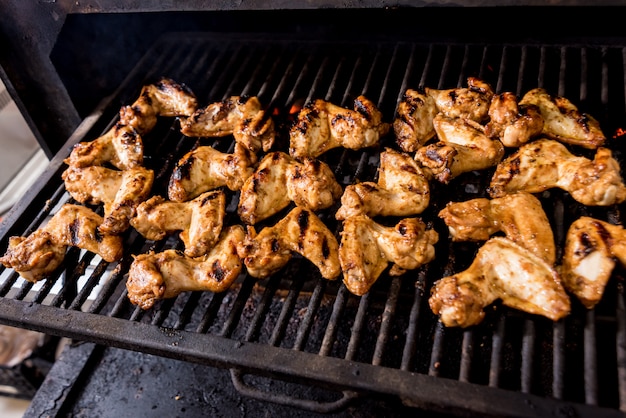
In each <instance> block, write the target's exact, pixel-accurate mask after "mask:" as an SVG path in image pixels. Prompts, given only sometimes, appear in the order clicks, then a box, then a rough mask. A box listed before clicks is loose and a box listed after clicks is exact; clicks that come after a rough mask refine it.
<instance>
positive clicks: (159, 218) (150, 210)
mask: <svg viewBox="0 0 626 418" xmlns="http://www.w3.org/2000/svg"><path fill="white" fill-rule="evenodd" d="M225 215H226V195H225V193H224V191H222V190H212V191H209V192H205V193H203V194H201V195H200V196H198V197H196V198H195V199H193V200H190V201H187V202H172V201H166V200H165V198H163V197H162V196H152V197H151V198H149V199H148V200H146V201H145V202H143V203H141V204H140V205H139V206H138V207H137V214H136V215H135V217H133V218H132V219H131V220H130V224H131V226H132V227H134V228H135V229H136V230H137V232H139V233H140V234H141V235H142V236H143V237H145V238H146V239H150V240H154V241H158V240H162V239H163V238H165V237H167V236H168V235H171V234H173V233H176V232H178V233H179V237H180V239H181V240H182V242H183V244H184V245H185V250H184V253H185V255H186V256H188V257H200V256H202V255H204V254H206V253H207V252H208V251H209V250H210V249H211V248H213V246H214V245H215V243H216V242H217V239H218V237H219V235H220V233H221V231H222V227H223V225H224V217H225Z"/></svg>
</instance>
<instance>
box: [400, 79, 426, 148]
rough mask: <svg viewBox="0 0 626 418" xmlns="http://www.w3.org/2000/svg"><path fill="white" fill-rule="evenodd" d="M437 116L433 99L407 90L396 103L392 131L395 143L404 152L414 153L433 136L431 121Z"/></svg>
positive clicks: (415, 91)
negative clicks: (396, 107)
mask: <svg viewBox="0 0 626 418" xmlns="http://www.w3.org/2000/svg"><path fill="white" fill-rule="evenodd" d="M436 114H437V106H436V104H435V99H433V97H432V96H429V95H427V94H423V93H420V92H419V91H417V90H413V89H407V91H406V92H405V93H404V95H403V96H402V100H401V101H400V103H398V109H397V111H396V118H395V120H394V121H393V130H394V133H395V134H396V143H397V144H398V146H399V147H400V149H401V150H402V151H404V152H415V151H417V149H418V148H420V147H421V146H422V145H424V144H425V143H426V142H428V141H429V140H430V139H432V138H433V137H434V136H435V127H434V126H433V119H434V117H435V115H436Z"/></svg>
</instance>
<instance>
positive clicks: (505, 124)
mask: <svg viewBox="0 0 626 418" xmlns="http://www.w3.org/2000/svg"><path fill="white" fill-rule="evenodd" d="M489 118H490V119H489V122H488V123H487V124H486V125H485V134H486V135H487V136H488V137H489V138H491V139H499V140H500V141H501V142H502V144H504V146H505V147H519V146H521V145H522V144H525V143H527V142H528V141H530V140H531V139H532V138H534V137H536V136H538V135H539V134H541V132H542V130H543V124H544V122H543V116H542V115H541V111H540V110H539V107H538V106H537V105H534V104H531V103H518V100H517V96H516V95H515V94H513V93H511V92H504V93H501V94H497V95H495V96H494V97H493V99H492V100H491V105H490V106H489Z"/></svg>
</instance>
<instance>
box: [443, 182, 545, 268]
mask: <svg viewBox="0 0 626 418" xmlns="http://www.w3.org/2000/svg"><path fill="white" fill-rule="evenodd" d="M439 217H440V218H441V219H443V221H444V222H445V224H446V225H447V226H448V229H449V232H450V235H451V237H452V240H453V241H487V240H488V239H489V238H490V237H491V236H492V235H493V234H495V233H497V232H503V233H504V235H505V236H506V237H507V238H509V239H510V240H511V241H513V242H515V243H517V244H519V245H521V246H522V247H524V248H527V249H528V250H530V251H531V252H533V253H534V254H535V255H537V256H539V257H541V258H543V259H544V260H545V261H546V262H547V263H548V264H550V265H554V263H555V261H556V248H555V244H554V234H553V233H552V227H551V225H550V221H548V217H547V216H546V213H545V211H544V210H543V207H542V206H541V202H540V201H539V199H537V198H536V197H535V196H534V195H532V194H530V193H526V192H518V193H511V194H508V195H504V196H502V197H499V198H495V199H485V198H476V199H471V200H467V201H465V202H451V203H448V204H447V205H446V207H445V208H444V209H442V210H441V211H440V212H439Z"/></svg>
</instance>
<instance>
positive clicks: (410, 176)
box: [335, 148, 430, 220]
mask: <svg viewBox="0 0 626 418" xmlns="http://www.w3.org/2000/svg"><path fill="white" fill-rule="evenodd" d="M429 203H430V186H429V184H428V179H427V178H426V175H425V174H424V172H423V171H422V169H421V168H420V166H419V165H418V164H417V162H416V161H415V160H414V159H413V158H411V157H410V156H409V155H407V154H405V153H403V152H400V151H395V150H393V149H391V148H386V149H385V151H383V152H381V153H380V165H379V167H378V181H377V182H376V183H374V182H370V181H368V182H362V183H356V184H351V185H348V186H346V188H345V190H344V191H343V194H342V196H341V207H339V209H338V210H337V212H336V213H335V218H336V219H338V220H343V219H347V218H349V217H351V216H354V215H358V214H364V215H368V216H369V217H375V216H379V215H380V216H412V215H417V214H420V213H422V212H423V211H424V210H425V209H426V208H427V207H428V205H429Z"/></svg>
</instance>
